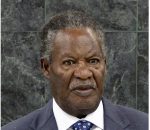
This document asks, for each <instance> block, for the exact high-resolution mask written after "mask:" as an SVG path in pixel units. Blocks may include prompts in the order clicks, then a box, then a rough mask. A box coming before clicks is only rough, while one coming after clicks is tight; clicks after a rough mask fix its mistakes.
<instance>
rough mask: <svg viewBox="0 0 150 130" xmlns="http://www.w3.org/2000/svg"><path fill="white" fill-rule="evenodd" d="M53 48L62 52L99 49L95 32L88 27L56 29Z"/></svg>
mask: <svg viewBox="0 0 150 130" xmlns="http://www.w3.org/2000/svg"><path fill="white" fill-rule="evenodd" d="M54 48H55V50H57V52H58V51H63V53H64V52H75V51H76V52H80V51H81V50H82V51H85V52H91V51H97V52H99V51H100V46H99V43H98V40H97V37H96V34H95V32H94V31H93V30H92V29H89V28H69V29H63V30H60V31H58V33H57V34H56V37H55V40H54ZM83 48H84V49H83Z"/></svg>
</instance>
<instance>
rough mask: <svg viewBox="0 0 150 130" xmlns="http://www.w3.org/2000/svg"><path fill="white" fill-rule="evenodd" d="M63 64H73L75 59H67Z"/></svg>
mask: <svg viewBox="0 0 150 130" xmlns="http://www.w3.org/2000/svg"><path fill="white" fill-rule="evenodd" d="M63 64H64V65H73V64H75V61H74V60H65V61H63Z"/></svg>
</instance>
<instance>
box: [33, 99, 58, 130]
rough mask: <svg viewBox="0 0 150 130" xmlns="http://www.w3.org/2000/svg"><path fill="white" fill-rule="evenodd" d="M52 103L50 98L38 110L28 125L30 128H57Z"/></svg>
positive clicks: (53, 129)
mask: <svg viewBox="0 0 150 130" xmlns="http://www.w3.org/2000/svg"><path fill="white" fill-rule="evenodd" d="M52 104H53V103H52V100H50V101H49V102H48V103H47V104H46V106H44V107H43V108H41V109H40V110H39V111H40V112H39V113H38V115H37V116H36V117H34V119H33V121H32V123H31V125H30V127H31V128H32V130H58V128H57V124H56V120H55V117H54V114H53V105H52Z"/></svg>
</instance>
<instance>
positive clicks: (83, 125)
mask: <svg viewBox="0 0 150 130" xmlns="http://www.w3.org/2000/svg"><path fill="white" fill-rule="evenodd" d="M92 127H93V123H91V122H89V121H86V120H80V121H77V122H76V123H74V124H73V125H72V129H73V130H90V129H91V128H92Z"/></svg>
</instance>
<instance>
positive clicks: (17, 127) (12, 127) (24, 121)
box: [2, 103, 50, 130]
mask: <svg viewBox="0 0 150 130" xmlns="http://www.w3.org/2000/svg"><path fill="white" fill-rule="evenodd" d="M49 105H50V103H48V104H46V105H45V106H44V107H42V108H40V109H37V110H35V111H33V112H31V113H29V114H27V115H26V116H23V117H21V118H19V119H17V120H15V121H12V122H10V123H8V124H6V125H4V126H2V130H31V128H30V126H31V125H32V122H33V121H34V122H35V121H36V122H37V124H38V122H41V120H40V119H41V118H42V117H43V113H44V112H45V111H46V109H48V107H49ZM35 125H36V124H35Z"/></svg>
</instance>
